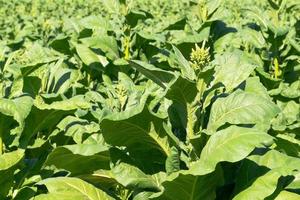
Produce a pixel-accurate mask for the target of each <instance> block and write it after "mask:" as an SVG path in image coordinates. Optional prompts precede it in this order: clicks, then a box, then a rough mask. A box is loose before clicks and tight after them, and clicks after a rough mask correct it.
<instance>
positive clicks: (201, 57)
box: [190, 41, 210, 70]
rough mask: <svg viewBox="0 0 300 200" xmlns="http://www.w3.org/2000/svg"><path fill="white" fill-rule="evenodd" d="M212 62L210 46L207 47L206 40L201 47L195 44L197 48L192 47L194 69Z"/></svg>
mask: <svg viewBox="0 0 300 200" xmlns="http://www.w3.org/2000/svg"><path fill="white" fill-rule="evenodd" d="M209 62H210V56H209V48H205V41H204V42H203V43H202V47H201V48H200V47H199V46H198V45H197V44H195V49H192V53H191V55H190V63H191V65H192V67H193V68H194V70H201V69H203V67H205V66H206V65H207V64H208V63H209Z"/></svg>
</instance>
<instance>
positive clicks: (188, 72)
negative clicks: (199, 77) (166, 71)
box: [172, 46, 196, 80]
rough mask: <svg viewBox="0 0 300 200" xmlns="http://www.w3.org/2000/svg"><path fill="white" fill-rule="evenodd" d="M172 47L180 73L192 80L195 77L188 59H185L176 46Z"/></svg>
mask: <svg viewBox="0 0 300 200" xmlns="http://www.w3.org/2000/svg"><path fill="white" fill-rule="evenodd" d="M172 47H173V51H174V53H175V56H176V59H177V61H178V63H179V67H180V69H181V72H182V75H183V76H184V77H185V78H188V79H190V80H194V79H195V78H196V74H195V72H194V70H193V68H192V67H191V65H190V63H189V61H187V60H186V59H185V57H184V56H183V55H182V53H181V52H180V51H179V49H177V47H175V46H172Z"/></svg>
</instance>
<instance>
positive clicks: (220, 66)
mask: <svg viewBox="0 0 300 200" xmlns="http://www.w3.org/2000/svg"><path fill="white" fill-rule="evenodd" d="M216 65H217V67H216V68H215V70H216V73H215V75H214V77H215V79H214V80H213V84H217V83H222V84H224V86H225V88H226V91H232V90H233V89H234V88H236V87H237V86H238V85H240V84H241V83H242V82H243V81H245V80H246V79H247V78H248V77H249V75H250V74H251V73H252V72H253V70H254V69H255V67H256V65H255V62H253V61H251V58H250V57H249V56H248V55H246V54H245V53H244V52H242V51H238V50H235V51H233V52H226V53H224V54H222V55H217V57H216Z"/></svg>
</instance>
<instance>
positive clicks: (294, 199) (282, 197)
mask: <svg viewBox="0 0 300 200" xmlns="http://www.w3.org/2000/svg"><path fill="white" fill-rule="evenodd" d="M287 199H288V200H298V199H300V195H299V194H297V193H293V192H288V191H285V190H283V191H281V192H280V193H279V194H278V196H276V198H275V200H287Z"/></svg>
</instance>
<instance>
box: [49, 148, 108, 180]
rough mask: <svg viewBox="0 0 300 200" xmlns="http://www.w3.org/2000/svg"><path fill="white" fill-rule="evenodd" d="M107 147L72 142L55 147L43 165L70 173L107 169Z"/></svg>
mask: <svg viewBox="0 0 300 200" xmlns="http://www.w3.org/2000/svg"><path fill="white" fill-rule="evenodd" d="M109 161H110V155H109V151H108V147H105V146H101V145H100V144H74V145H65V146H60V147H57V148H55V149H54V150H53V151H52V152H51V153H50V154H49V155H48V157H47V160H46V161H45V164H44V166H51V165H54V166H55V167H56V168H58V169H65V170H67V171H70V172H71V173H72V174H84V173H90V172H93V171H95V170H98V169H109Z"/></svg>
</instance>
